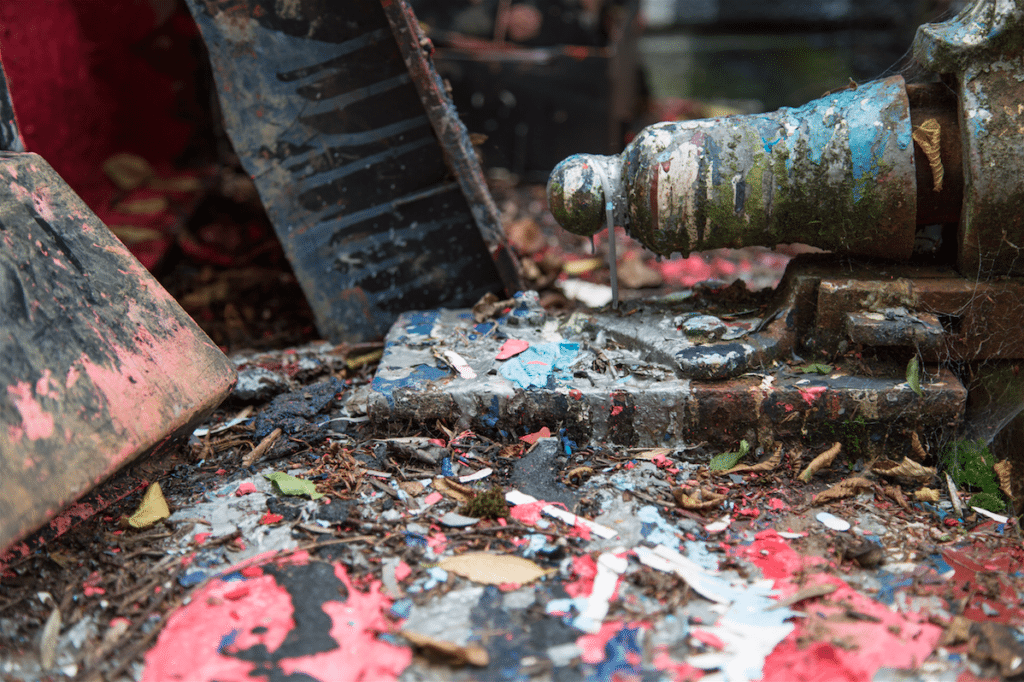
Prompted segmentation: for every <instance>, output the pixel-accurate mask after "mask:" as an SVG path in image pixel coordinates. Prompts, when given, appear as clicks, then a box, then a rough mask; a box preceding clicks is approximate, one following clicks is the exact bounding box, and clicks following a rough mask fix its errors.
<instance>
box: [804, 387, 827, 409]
mask: <svg viewBox="0 0 1024 682" xmlns="http://www.w3.org/2000/svg"><path fill="white" fill-rule="evenodd" d="M797 390H798V391H800V397H801V398H803V399H804V402H805V403H807V404H808V405H813V404H814V401H815V400H817V399H818V398H819V397H821V394H822V393H824V392H825V391H826V390H828V387H827V386H810V387H808V388H798V389H797Z"/></svg>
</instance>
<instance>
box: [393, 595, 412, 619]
mask: <svg viewBox="0 0 1024 682" xmlns="http://www.w3.org/2000/svg"><path fill="white" fill-rule="evenodd" d="M410 613H412V599H409V598H408V597H406V598H405V599H399V600H398V601H396V602H395V603H394V604H392V605H391V615H392V616H394V617H395V618H402V619H405V618H408V617H409V614H410Z"/></svg>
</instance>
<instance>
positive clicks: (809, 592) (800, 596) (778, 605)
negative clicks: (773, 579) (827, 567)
mask: <svg viewBox="0 0 1024 682" xmlns="http://www.w3.org/2000/svg"><path fill="white" fill-rule="evenodd" d="M838 589H839V587H838V586H837V585H833V584H831V583H821V584H820V585H811V586H810V587H805V588H803V589H801V590H798V591H797V592H796V593H794V594H791V595H789V596H788V597H786V598H785V599H780V600H779V601H777V602H775V603H774V604H772V605H771V606H769V607H768V608H766V609H765V611H774V610H775V609H784V608H786V607H787V606H792V605H793V604H796V603H797V602H802V601H804V600H806V599H816V598H818V597H824V596H826V595H829V594H832V593H833V592H835V591H836V590H838Z"/></svg>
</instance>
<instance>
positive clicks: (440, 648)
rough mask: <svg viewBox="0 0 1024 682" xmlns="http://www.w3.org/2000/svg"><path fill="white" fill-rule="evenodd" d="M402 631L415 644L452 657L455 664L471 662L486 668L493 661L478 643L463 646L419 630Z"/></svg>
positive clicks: (449, 657)
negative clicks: (423, 633)
mask: <svg viewBox="0 0 1024 682" xmlns="http://www.w3.org/2000/svg"><path fill="white" fill-rule="evenodd" d="M400 632H401V634H402V636H403V637H405V638H406V639H407V640H409V643H410V644H412V645H413V646H416V647H420V648H422V649H427V650H429V651H430V652H433V653H437V654H441V655H442V656H444V657H445V658H448V659H450V661H451V663H454V664H455V665H464V664H466V663H469V664H470V665H475V666H477V667H480V668H484V667H487V665H488V664H489V663H490V661H491V659H490V656H488V654H487V649H485V648H483V647H482V646H481V645H479V644H476V643H470V644H466V645H465V646H463V645H461V644H456V643H455V642H449V641H447V640H443V639H435V638H433V637H428V636H427V635H421V634H420V633H418V632H410V631H409V630H401V631H400Z"/></svg>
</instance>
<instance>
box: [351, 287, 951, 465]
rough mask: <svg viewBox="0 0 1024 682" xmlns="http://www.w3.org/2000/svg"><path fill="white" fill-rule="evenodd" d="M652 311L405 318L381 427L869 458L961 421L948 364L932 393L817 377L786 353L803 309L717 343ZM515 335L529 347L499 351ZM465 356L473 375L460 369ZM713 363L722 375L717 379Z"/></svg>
mask: <svg viewBox="0 0 1024 682" xmlns="http://www.w3.org/2000/svg"><path fill="white" fill-rule="evenodd" d="M648 308H649V310H646V311H645V310H644V306H643V305H641V306H637V307H631V308H630V309H626V310H624V311H623V312H622V313H621V314H620V313H598V312H595V313H592V314H588V315H581V314H579V313H577V314H576V315H574V316H573V317H571V318H569V319H568V320H563V321H561V322H559V321H558V320H555V319H549V318H546V317H545V316H543V315H541V314H533V315H531V313H530V308H529V306H528V305H527V304H525V303H524V302H523V299H520V308H518V309H514V310H512V311H511V312H510V313H509V314H508V315H506V316H505V317H504V318H503V319H501V320H499V321H498V322H493V321H488V322H484V323H476V322H475V321H474V320H473V317H472V314H471V313H470V312H469V311H447V310H442V311H433V312H421V313H410V314H406V315H403V316H402V317H401V318H400V319H399V321H398V323H396V325H395V327H394V328H393V329H392V331H391V332H390V333H389V335H388V338H387V343H386V347H385V352H384V357H383V359H382V360H381V365H380V368H379V369H378V372H377V375H376V377H375V379H374V382H373V386H372V388H373V392H372V393H371V397H370V402H369V412H370V415H371V417H372V418H373V419H374V420H375V421H377V422H378V423H384V422H398V423H401V422H413V423H431V422H433V421H434V420H436V419H441V420H457V421H458V422H459V424H460V426H461V427H463V428H472V429H475V430H477V431H479V432H481V433H487V434H505V435H509V434H512V435H522V434H524V433H529V432H532V431H534V430H535V429H536V428H539V427H540V426H542V425H546V424H560V425H561V428H564V437H565V438H567V439H569V440H571V441H575V442H577V443H580V444H582V443H586V442H600V441H607V442H610V443H614V444H617V445H626V446H645V447H657V446H661V445H665V444H667V443H671V442H675V441H677V440H678V439H681V438H683V439H690V440H707V441H710V442H714V443H717V444H721V445H735V443H737V442H738V441H739V440H740V439H749V440H751V442H762V443H763V442H771V440H772V439H774V438H780V437H783V436H796V437H801V436H805V437H811V438H812V439H819V438H820V439H823V440H828V439H830V438H831V439H833V440H835V439H840V440H844V439H845V440H848V441H850V442H853V441H854V440H856V441H857V443H858V447H859V448H861V449H862V450H863V451H864V452H865V453H869V452H876V451H880V450H881V449H882V448H883V447H890V448H891V447H894V443H896V445H895V447H902V446H901V445H899V443H902V442H903V441H904V440H905V439H906V436H907V434H908V433H909V432H910V431H912V430H916V429H922V430H923V431H924V432H925V433H929V434H932V435H933V436H934V437H935V438H938V437H939V436H940V435H941V434H943V433H947V432H949V431H950V430H951V429H955V428H956V427H957V426H958V425H959V424H960V423H961V420H962V417H963V409H964V402H965V400H966V391H965V389H964V387H963V385H962V384H961V383H960V382H959V381H958V380H957V379H956V377H955V376H953V374H951V373H950V372H949V371H948V370H944V369H942V370H937V371H936V373H934V374H933V375H931V376H930V378H929V379H928V381H927V383H926V384H924V385H922V392H923V393H922V396H920V397H919V396H917V395H916V394H915V392H914V391H913V390H912V389H911V388H910V387H909V386H908V385H907V384H906V382H905V379H904V377H903V376H902V375H900V376H893V377H891V378H883V377H874V378H869V377H860V376H855V375H850V374H849V373H848V372H845V371H840V370H838V368H837V369H836V371H834V372H829V373H827V374H825V375H817V374H806V373H804V372H801V371H799V370H798V369H793V368H790V367H789V366H788V365H787V364H786V363H784V362H779V359H781V356H782V355H783V354H784V353H787V354H788V352H789V351H791V350H792V343H793V337H792V335H791V333H786V332H785V327H786V325H787V322H786V321H785V320H786V318H788V317H790V316H789V315H782V316H780V317H779V320H778V321H776V322H773V323H772V324H777V325H778V326H779V327H780V328H781V329H780V330H779V333H778V334H777V335H776V336H775V337H772V336H771V335H770V334H766V333H765V332H760V333H758V332H753V331H751V330H754V329H756V328H757V327H758V325H759V323H760V322H761V320H760V319H757V318H751V319H742V318H741V319H740V321H732V322H729V323H728V324H726V323H722V325H721V327H722V328H723V329H726V330H728V332H725V333H724V335H723V336H720V337H719V338H718V339H717V340H714V341H710V340H708V339H702V338H699V337H687V336H686V334H685V333H684V332H681V331H678V330H677V329H676V326H677V325H676V322H675V320H679V325H678V326H680V327H682V325H683V324H684V321H685V319H686V317H687V315H686V313H685V312H684V311H681V310H679V309H677V310H676V314H675V315H669V314H666V311H665V308H664V307H659V306H656V305H653V304H649V305H648ZM527 320H528V321H527ZM770 327H771V325H769V328H770ZM716 329H718V328H717V327H716ZM716 333H717V332H716ZM732 335H734V336H732ZM759 335H760V336H763V337H765V338H768V339H774V343H776V347H775V348H774V350H773V351H772V353H770V354H769V353H764V354H762V355H760V356H757V355H756V354H751V355H750V356H747V355H744V354H743V353H742V352H741V351H740V350H737V349H740V348H742V347H744V346H748V347H750V348H754V347H755V346H754V344H755V343H756V339H757V337H758V336H759ZM513 342H516V343H519V344H520V346H519V347H520V348H521V347H522V346H523V345H527V346H528V348H526V350H523V351H522V352H521V353H519V354H518V355H514V356H512V357H508V358H507V359H498V358H499V357H503V356H504V355H505V354H502V353H501V352H500V351H501V349H502V348H505V347H507V346H506V344H511V343H513ZM524 342H525V343H524ZM451 351H454V352H455V353H457V354H458V356H459V357H460V358H461V359H462V360H464V361H465V363H466V364H467V365H468V367H469V368H470V369H471V370H472V376H469V375H468V374H467V373H465V372H460V371H457V370H456V369H454V368H453V367H452V366H451V364H450V355H449V353H450V352H451ZM752 357H753V358H754V359H751V358H752ZM711 367H714V368H717V370H716V372H717V373H716V374H715V375H714V378H715V379H719V380H718V381H713V380H708V378H709V377H708V374H707V373H706V370H707V369H708V368H711ZM725 377H733V378H725ZM838 422H849V424H848V425H846V426H844V427H843V428H837V426H836V424H837V423H838ZM890 441H892V442H890Z"/></svg>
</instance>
